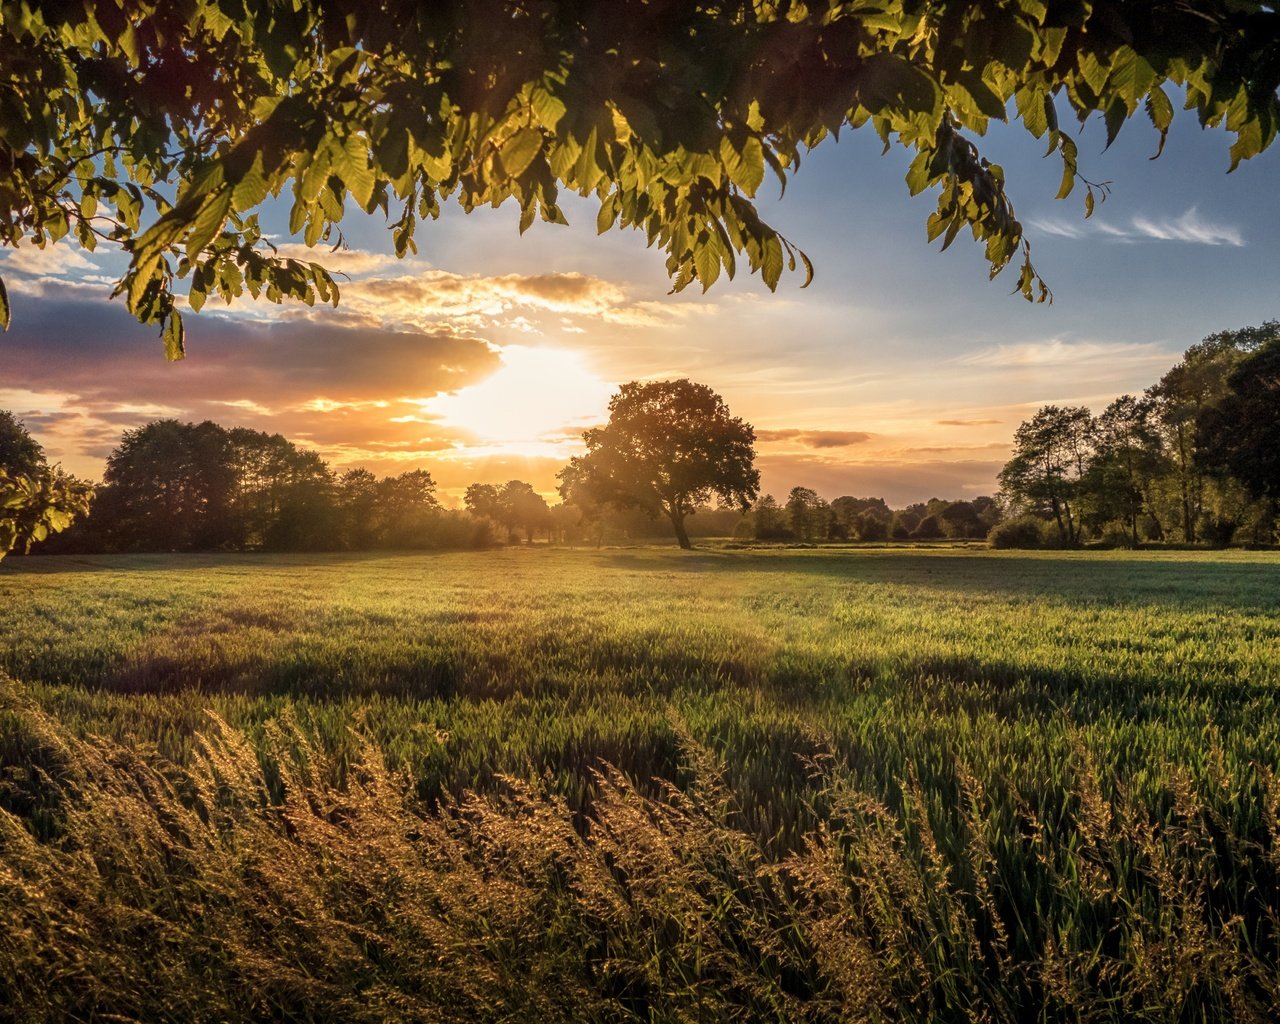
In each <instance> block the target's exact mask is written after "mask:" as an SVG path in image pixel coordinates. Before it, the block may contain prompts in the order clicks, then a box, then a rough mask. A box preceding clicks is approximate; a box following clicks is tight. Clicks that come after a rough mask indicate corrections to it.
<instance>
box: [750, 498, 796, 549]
mask: <svg viewBox="0 0 1280 1024" xmlns="http://www.w3.org/2000/svg"><path fill="white" fill-rule="evenodd" d="M750 515H751V526H752V535H753V536H754V537H755V539H756V540H782V539H783V538H785V537H789V536H791V531H790V529H789V528H788V526H787V517H786V514H785V513H784V512H783V510H782V507H781V506H780V505H779V504H778V500H777V499H776V498H775V497H774V496H773V495H772V494H763V495H761V496H760V497H759V498H757V499H756V500H755V503H754V504H753V505H752V506H751V513H750Z"/></svg>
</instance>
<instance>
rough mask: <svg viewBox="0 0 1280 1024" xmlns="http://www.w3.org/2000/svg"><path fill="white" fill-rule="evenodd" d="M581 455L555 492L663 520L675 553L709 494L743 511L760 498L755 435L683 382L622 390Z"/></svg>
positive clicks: (716, 400) (685, 544)
mask: <svg viewBox="0 0 1280 1024" xmlns="http://www.w3.org/2000/svg"><path fill="white" fill-rule="evenodd" d="M582 437H583V440H584V441H586V444H587V454H586V455H583V456H582V457H580V458H575V459H573V460H571V461H570V463H569V465H568V466H567V467H566V468H565V469H564V470H562V471H561V473H560V480H561V484H560V494H561V496H562V497H563V498H564V499H565V500H566V501H569V500H574V501H577V502H578V503H580V504H581V503H583V502H584V500H585V503H586V504H588V505H589V504H592V503H596V504H601V503H603V504H611V505H614V506H616V507H620V508H628V507H632V508H639V509H643V510H644V511H645V512H646V513H648V514H649V515H650V516H652V517H654V518H656V517H657V516H659V515H664V516H666V517H667V518H668V519H669V520H670V521H671V528H672V529H673V530H674V531H675V535H676V540H677V541H679V543H680V546H681V547H682V548H691V547H692V546H693V545H692V544H691V543H690V542H689V534H688V532H687V531H686V530H685V525H684V520H685V517H686V516H688V515H690V514H692V513H693V512H694V511H695V510H696V508H697V507H698V506H699V505H704V504H706V503H707V502H709V501H710V500H711V498H712V496H713V495H714V496H716V497H718V498H719V499H720V500H721V501H723V502H725V503H729V504H735V505H738V506H739V507H740V508H741V509H742V510H743V511H744V512H745V511H746V510H747V509H748V508H749V507H750V506H751V502H752V501H754V500H755V497H756V494H757V493H758V492H759V486H760V474H759V473H758V472H757V471H756V470H755V468H754V466H753V465H752V464H753V462H754V460H755V449H754V447H753V445H754V442H755V431H753V430H752V429H751V426H750V424H748V423H745V422H743V421H742V420H741V419H738V418H736V417H734V416H731V415H730V414H729V409H728V407H727V406H726V405H725V404H724V400H723V399H722V398H721V397H720V396H719V395H717V394H716V393H715V392H714V391H712V390H711V389H710V388H709V387H707V386H706V385H705V384H695V383H693V382H692V381H689V380H670V381H653V382H651V383H647V384H642V383H639V382H637V381H632V382H631V383H630V384H624V385H623V386H622V388H621V390H619V392H618V393H617V394H616V395H614V396H613V399H612V400H611V401H610V402H609V422H608V423H607V424H606V425H605V426H603V427H598V428H596V429H594V430H588V431H587V432H586V433H585V434H583V435H582Z"/></svg>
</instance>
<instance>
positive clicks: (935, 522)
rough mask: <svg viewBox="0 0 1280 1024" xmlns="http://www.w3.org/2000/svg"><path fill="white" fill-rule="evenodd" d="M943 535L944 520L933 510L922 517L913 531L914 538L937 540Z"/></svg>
mask: <svg viewBox="0 0 1280 1024" xmlns="http://www.w3.org/2000/svg"><path fill="white" fill-rule="evenodd" d="M942 535H943V532H942V521H941V520H940V519H939V517H938V516H936V515H934V514H933V513H932V512H930V513H929V514H928V515H926V516H925V517H924V518H923V519H921V520H920V522H918V523H917V524H916V528H915V529H914V530H912V531H911V536H912V538H913V539H914V540H937V539H938V538H939V537H941V536H942Z"/></svg>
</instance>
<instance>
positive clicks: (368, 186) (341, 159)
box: [334, 135, 375, 208]
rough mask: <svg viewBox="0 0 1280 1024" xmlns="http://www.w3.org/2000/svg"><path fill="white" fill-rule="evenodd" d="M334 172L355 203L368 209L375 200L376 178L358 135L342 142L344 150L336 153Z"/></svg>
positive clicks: (350, 136)
mask: <svg viewBox="0 0 1280 1024" xmlns="http://www.w3.org/2000/svg"><path fill="white" fill-rule="evenodd" d="M334 170H336V171H337V172H338V175H339V176H340V177H341V178H342V183H343V184H344V185H346V186H347V189H348V191H350V193H351V195H352V196H353V197H354V198H355V201H356V202H357V203H359V204H360V206H361V207H362V208H367V207H368V206H369V200H370V199H372V198H373V184H374V180H375V178H374V173H373V168H371V167H370V166H369V154H368V151H367V150H366V149H365V144H364V141H363V140H362V139H361V138H360V137H359V136H358V135H348V136H347V137H346V138H345V139H343V140H342V148H341V149H340V150H338V151H337V152H335V153H334Z"/></svg>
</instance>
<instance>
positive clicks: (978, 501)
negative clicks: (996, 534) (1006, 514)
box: [973, 494, 1003, 536]
mask: <svg viewBox="0 0 1280 1024" xmlns="http://www.w3.org/2000/svg"><path fill="white" fill-rule="evenodd" d="M973 510H974V511H975V512H977V513H978V518H979V519H981V520H982V525H983V527H985V530H986V533H989V532H990V531H991V528H992V527H993V526H995V525H996V523H998V522H1000V520H1001V519H1002V518H1003V510H1002V509H1001V507H1000V502H998V501H997V500H996V499H995V498H993V497H992V496H991V495H989V494H980V495H978V496H977V497H976V498H974V499H973ZM986 533H984V536H985V535H986Z"/></svg>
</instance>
